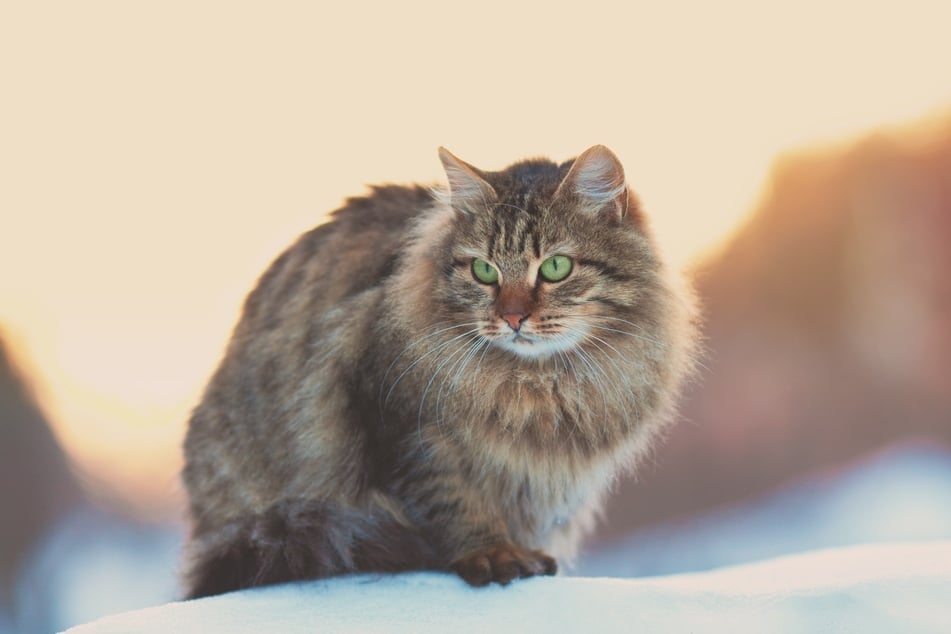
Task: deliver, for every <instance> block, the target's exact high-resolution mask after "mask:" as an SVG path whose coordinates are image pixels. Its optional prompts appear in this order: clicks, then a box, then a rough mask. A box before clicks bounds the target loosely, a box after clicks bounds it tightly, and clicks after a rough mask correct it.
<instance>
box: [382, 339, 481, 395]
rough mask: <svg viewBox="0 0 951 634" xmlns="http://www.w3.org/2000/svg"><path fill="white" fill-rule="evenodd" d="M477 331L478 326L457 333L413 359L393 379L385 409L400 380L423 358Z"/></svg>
mask: <svg viewBox="0 0 951 634" xmlns="http://www.w3.org/2000/svg"><path fill="white" fill-rule="evenodd" d="M477 332H479V329H478V328H473V329H472V330H468V331H466V332H464V333H462V334H461V335H456V336H455V337H453V338H452V339H449V340H448V341H444V342H443V343H441V344H439V345H438V346H436V347H434V348H433V349H432V350H430V351H429V352H427V353H425V354H423V355H421V356H420V357H419V358H418V359H416V360H415V361H413V362H412V363H411V364H410V365H409V366H407V368H406V369H405V370H403V371H402V372H401V373H400V375H399V376H398V377H396V380H395V381H393V385H391V386H390V389H389V391H387V393H386V398H384V399H383V405H382V407H383V408H384V409H385V408H386V404H387V403H388V402H389V401H390V396H392V394H393V390H394V389H396V386H397V385H398V384H399V382H400V381H401V380H402V378H403V377H404V376H406V373H407V372H409V371H410V370H412V369H413V368H414V367H416V366H417V365H419V363H420V362H422V361H423V359H425V358H426V357H429V356H431V355H433V354H436V353H437V352H439V351H440V350H442V349H444V348H446V347H447V346H450V345H452V344H453V343H454V342H456V341H458V340H459V339H462V338H463V337H468V336H471V335H473V334H475V333H477Z"/></svg>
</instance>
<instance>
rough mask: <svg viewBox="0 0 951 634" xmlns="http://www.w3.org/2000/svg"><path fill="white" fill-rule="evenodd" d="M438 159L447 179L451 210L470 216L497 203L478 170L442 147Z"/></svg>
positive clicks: (495, 195)
mask: <svg viewBox="0 0 951 634" xmlns="http://www.w3.org/2000/svg"><path fill="white" fill-rule="evenodd" d="M439 159H440V160H441V161H442V165H443V168H445V170H446V177H447V178H448V179H449V199H450V204H451V205H452V207H453V209H456V210H457V211H459V212H460V213H463V214H471V213H474V212H476V211H477V210H479V209H484V208H486V207H488V206H489V205H491V204H493V203H495V202H496V201H498V198H499V197H498V194H497V193H496V192H495V189H493V187H492V185H489V184H488V183H487V182H486V181H485V179H484V178H482V176H481V175H480V174H479V170H477V169H476V168H474V167H472V166H471V165H469V164H468V163H466V162H465V161H463V160H460V159H459V158H457V157H456V156H455V155H453V153H452V152H450V151H449V150H447V149H446V148H444V147H441V148H439Z"/></svg>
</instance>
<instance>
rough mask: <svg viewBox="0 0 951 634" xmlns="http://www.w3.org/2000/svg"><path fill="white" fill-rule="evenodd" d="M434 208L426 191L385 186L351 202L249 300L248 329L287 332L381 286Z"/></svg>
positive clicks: (303, 241)
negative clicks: (297, 317) (304, 317)
mask: <svg viewBox="0 0 951 634" xmlns="http://www.w3.org/2000/svg"><path fill="white" fill-rule="evenodd" d="M432 203H433V198H432V194H431V193H430V190H428V189H426V188H424V187H421V186H400V185H381V186H375V187H372V188H371V192H370V194H369V195H366V196H361V197H355V198H350V199H348V200H347V201H346V203H345V204H344V206H343V207H341V208H340V209H338V210H336V211H334V212H333V213H332V214H331V220H330V221H329V222H327V223H325V224H323V225H320V226H318V227H316V228H315V229H312V230H310V231H308V232H307V233H305V234H303V235H302V236H301V237H300V238H299V239H298V240H297V242H295V243H294V244H293V245H292V246H291V247H289V248H288V249H287V250H286V251H285V252H284V253H282V254H281V255H280V257H278V258H277V259H276V260H275V261H274V262H273V263H272V264H271V266H270V268H268V270H267V271H265V273H264V275H262V276H261V279H260V280H259V281H258V284H257V287H256V288H255V289H254V291H253V292H252V293H251V294H250V295H249V296H248V299H247V301H246V302H245V306H244V314H243V317H242V324H241V325H242V326H243V329H250V330H253V331H258V330H260V329H264V330H271V329H275V328H281V327H287V326H289V325H291V324H288V323H286V319H288V318H292V316H293V315H294V314H297V313H301V312H305V313H306V314H308V315H309V316H310V317H311V318H312V317H314V316H317V315H319V314H322V313H324V312H326V311H327V310H329V309H330V308H332V307H334V306H336V305H338V304H339V303H340V302H341V301H343V300H346V299H347V298H349V297H352V296H355V295H358V294H360V293H361V292H363V291H365V290H367V289H370V288H373V287H375V286H378V285H380V284H382V282H384V281H385V280H386V278H388V277H389V275H390V274H391V273H392V272H393V270H394V267H395V266H396V262H397V260H398V258H399V251H400V247H401V246H402V245H403V244H404V243H405V235H406V232H407V230H408V229H409V227H410V225H411V223H412V221H413V219H414V218H415V217H417V216H418V215H419V214H420V213H422V212H423V211H424V210H425V209H427V208H429V207H430V206H431V205H432Z"/></svg>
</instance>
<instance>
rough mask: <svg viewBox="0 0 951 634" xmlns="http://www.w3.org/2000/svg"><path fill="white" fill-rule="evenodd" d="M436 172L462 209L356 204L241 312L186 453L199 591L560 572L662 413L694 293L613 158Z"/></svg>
mask: <svg viewBox="0 0 951 634" xmlns="http://www.w3.org/2000/svg"><path fill="white" fill-rule="evenodd" d="M442 159H443V162H444V165H445V166H446V170H447V174H448V176H449V182H450V192H451V194H448V193H447V194H446V195H443V196H441V197H440V196H436V197H435V198H434V197H433V196H432V195H431V194H430V192H429V191H427V190H425V189H422V188H419V187H397V186H385V187H379V188H375V189H374V190H373V193H372V194H371V195H370V196H368V197H366V198H358V199H352V200H350V201H348V204H347V206H345V207H344V208H343V209H341V210H340V211H338V212H336V213H335V214H334V217H333V220H332V221H331V222H329V223H328V224H325V225H323V226H321V227H318V228H317V229H315V230H313V231H311V232H309V233H307V234H305V235H304V236H303V237H301V239H300V240H299V241H298V242H297V243H296V244H295V245H294V246H292V247H291V248H290V249H289V250H288V251H286V252H285V253H284V254H283V255H282V256H281V257H280V258H278V260H277V261H276V262H275V263H274V264H273V265H272V266H271V268H270V269H269V270H268V271H267V272H266V273H265V274H264V276H263V277H262V279H261V281H260V282H259V285H258V287H257V288H256V289H255V290H254V291H253V292H252V293H251V295H250V296H249V297H248V300H247V302H246V304H245V308H244V314H243V317H242V319H241V321H240V323H239V324H238V326H237V328H236V330H235V333H234V336H233V338H232V341H231V344H230V346H229V349H228V351H227V354H226V356H225V359H224V361H223V362H222V364H221V366H220V368H219V369H218V371H217V373H216V375H215V376H214V378H213V379H212V381H211V382H210V384H209V386H208V388H207V391H206V393H205V396H204V398H203V400H202V402H201V404H200V405H199V406H198V407H197V408H196V410H195V412H194V414H193V417H192V420H191V423H190V427H189V431H188V437H187V440H186V444H185V451H186V468H185V475H184V477H185V482H186V485H187V488H188V492H189V496H190V502H191V512H192V519H193V537H192V541H191V544H190V547H189V562H190V563H189V566H190V569H189V584H190V586H189V591H190V596H202V595H206V594H215V593H218V592H223V591H227V590H232V589H236V588H240V587H247V586H253V585H260V584H264V583H274V582H280V581H286V580H292V579H303V578H315V577H323V576H329V575H334V574H342V573H347V572H353V571H395V570H409V569H443V570H454V571H456V572H457V573H458V574H460V575H461V576H462V577H463V578H464V579H466V580H467V581H468V582H470V583H472V584H474V585H480V584H482V583H487V582H489V581H500V582H503V583H504V582H507V581H509V580H511V579H513V578H516V577H520V576H530V575H532V574H552V573H553V572H554V571H555V562H554V560H553V559H552V558H551V557H550V556H549V555H548V554H546V553H547V552H550V553H552V554H554V555H567V554H570V551H571V550H572V549H573V547H574V545H575V544H576V542H577V539H578V537H579V536H580V534H581V533H582V532H584V530H585V529H586V528H588V526H589V525H590V522H591V514H592V513H593V511H594V510H595V508H596V506H597V503H598V500H599V498H600V496H601V495H602V494H603V493H604V491H605V489H606V487H608V486H609V484H610V483H611V482H612V480H613V478H614V477H615V475H616V474H617V473H618V471H619V470H620V469H622V468H625V467H629V466H631V464H632V461H633V460H634V459H635V458H636V457H637V456H638V454H639V453H640V452H642V451H643V450H644V449H645V448H646V447H647V444H648V443H649V442H650V440H651V439H652V438H653V437H654V436H655V435H656V432H657V431H658V430H659V429H660V428H662V426H663V423H664V422H666V421H667V420H668V419H669V417H670V414H671V411H672V407H673V400H674V398H675V396H676V393H677V389H678V386H679V384H680V382H681V380H682V378H683V377H684V375H685V374H686V373H687V372H689V370H690V368H691V358H690V357H691V345H692V340H693V331H692V328H691V325H690V322H691V313H690V308H689V300H687V299H686V298H684V297H682V296H679V295H678V294H677V293H676V292H675V291H674V290H673V289H672V288H671V287H670V286H669V285H668V283H667V281H666V278H665V274H664V271H663V268H662V266H661V264H660V262H659V261H658V259H657V256H656V254H655V251H654V248H653V246H652V244H651V241H650V239H649V237H648V236H647V234H646V231H645V227H644V219H643V217H642V214H641V212H640V210H639V209H638V208H637V203H636V200H635V198H634V197H633V195H632V194H631V193H630V192H629V191H628V190H627V188H626V187H625V185H624V179H623V172H622V171H621V167H620V164H619V163H618V162H617V159H616V158H615V157H614V156H613V154H611V153H610V151H608V150H607V149H606V148H603V147H601V146H595V147H594V148H591V149H590V150H588V151H587V152H585V153H584V154H583V155H582V156H581V157H579V158H578V159H576V160H575V161H574V162H571V161H569V162H567V163H565V164H563V165H560V166H559V165H556V164H554V163H551V162H550V161H544V160H537V161H524V162H522V163H517V164H515V165H513V166H512V167H510V168H508V169H507V170H505V171H502V172H494V173H492V172H480V171H478V170H476V169H475V168H472V167H471V166H469V165H467V164H465V163H462V162H461V161H459V160H458V159H456V158H455V157H453V156H452V155H451V154H449V153H448V152H445V151H443V152H442ZM543 551H544V552H543Z"/></svg>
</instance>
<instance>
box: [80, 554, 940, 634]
mask: <svg viewBox="0 0 951 634" xmlns="http://www.w3.org/2000/svg"><path fill="white" fill-rule="evenodd" d="M948 597H951V541H946V542H931V543H918V544H894V545H885V544H880V545H871V546H857V547H852V548H846V549H838V550H831V551H824V552H818V553H812V554H807V555H798V556H792V557H787V558H784V559H779V560H773V561H769V562H764V563H759V564H752V565H747V566H741V567H738V568H735V569H727V570H723V571H720V572H710V573H701V574H693V575H679V576H672V577H659V578H646V579H603V578H602V579H585V578H579V577H574V578H572V577H560V578H559V577H555V578H551V577H547V578H536V579H530V580H525V581H522V582H515V583H513V584H512V585H511V586H509V587H507V588H500V587H498V586H495V587H489V588H483V589H472V588H469V587H467V586H466V585H465V584H464V583H463V582H462V581H460V580H459V579H457V578H455V577H452V576H450V575H445V574H436V573H422V574H409V575H399V576H376V577H367V576H356V577H343V578H336V579H330V580H324V581H315V582H308V583H301V584H292V585H285V586H276V587H270V588H261V589H256V590H249V591H243V592H237V593H232V594H228V595H222V596H217V597H210V598H207V599H201V600H197V601H189V602H182V603H173V604H169V605H165V606H159V607H156V608H148V609H145V610H140V611H137V612H127V613H125V614H121V615H117V616H113V617H107V618H105V619H103V620H101V621H98V622H95V623H92V624H89V625H86V626H81V627H78V628H75V629H73V630H70V634H113V633H119V632H122V633H128V634H152V633H155V634H159V633H165V632H183V633H189V632H196V633H199V632H200V633H201V634H216V633H225V632H227V633H228V634H241V633H244V632H247V633H249V634H250V633H252V632H255V633H256V632H282V633H287V634H295V633H297V632H300V633H301V634H303V633H305V632H307V633H310V632H315V631H317V632H454V633H459V632H510V631H511V632H514V631H520V632H521V631H530V632H532V631H544V632H665V631H672V632H691V631H694V632H701V631H703V632H863V633H865V634H875V633H877V632H889V633H892V632H935V633H936V634H937V633H939V632H943V633H946V632H949V631H951V606H949V605H948Z"/></svg>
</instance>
